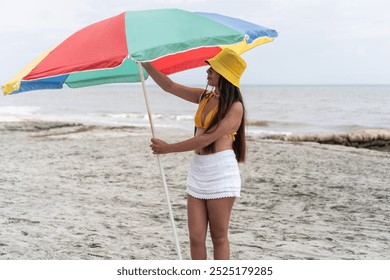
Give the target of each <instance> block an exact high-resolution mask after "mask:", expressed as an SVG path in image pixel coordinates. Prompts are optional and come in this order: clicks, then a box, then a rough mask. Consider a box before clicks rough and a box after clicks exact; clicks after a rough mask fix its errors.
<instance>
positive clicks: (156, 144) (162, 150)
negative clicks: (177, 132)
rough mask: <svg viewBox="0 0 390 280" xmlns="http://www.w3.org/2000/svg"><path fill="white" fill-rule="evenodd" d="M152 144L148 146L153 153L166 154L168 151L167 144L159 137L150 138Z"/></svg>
mask: <svg viewBox="0 0 390 280" xmlns="http://www.w3.org/2000/svg"><path fill="white" fill-rule="evenodd" d="M151 141H152V144H150V148H151V149H152V151H153V154H166V153H168V147H169V144H168V143H167V142H165V141H163V140H161V139H157V138H152V139H151Z"/></svg>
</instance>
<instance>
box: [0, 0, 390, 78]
mask: <svg viewBox="0 0 390 280" xmlns="http://www.w3.org/2000/svg"><path fill="white" fill-rule="evenodd" d="M157 8H181V9H186V10H190V11H205V12H214V13H220V14H224V15H229V16H233V17H238V18H241V19H244V20H248V21H251V22H254V23H257V24H259V25H263V26H266V27H269V28H273V29H276V30H277V31H278V33H279V37H278V38H276V40H275V41H274V42H272V43H269V44H266V45H262V46H259V47H257V48H255V49H253V50H251V51H249V52H247V53H246V54H244V58H245V59H246V60H247V62H248V68H247V71H246V72H245V74H244V76H243V78H242V83H243V84H390V19H389V14H390V1H388V0H323V1H320V0H234V1H231V0H221V1H215V0H214V1H212V0H207V1H206V0H148V1H146V0H143V1H140V0H135V1H134V0H116V1H107V0H0V11H1V15H0V38H1V44H0V83H1V84H4V83H5V82H7V81H8V80H9V79H10V78H11V77H12V76H13V75H14V74H15V73H16V72H18V71H19V70H20V69H21V68H23V66H25V65H26V64H27V63H28V62H30V61H31V60H32V59H33V58H35V57H36V56H37V55H39V54H40V53H42V52H43V51H45V50H46V49H48V48H50V47H52V46H54V45H56V44H58V43H59V42H61V41H62V40H64V39H65V38H66V37H67V36H69V35H70V34H72V33H73V32H74V31H77V30H78V29H80V28H82V27H84V26H86V25H89V24H91V23H94V22H96V21H99V20H102V19H105V18H108V17H111V16H115V15H117V14H119V13H121V12H123V11H126V10H145V9H157ZM204 71H205V68H204V69H199V70H190V71H186V72H184V73H182V74H179V75H174V77H175V78H176V79H177V80H178V81H179V82H183V83H197V84H202V83H204V82H205V81H204V79H205V77H204V74H203V73H204Z"/></svg>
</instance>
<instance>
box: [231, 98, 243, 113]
mask: <svg viewBox="0 0 390 280" xmlns="http://www.w3.org/2000/svg"><path fill="white" fill-rule="evenodd" d="M243 111H244V106H242V103H241V102H240V101H236V102H234V103H233V104H232V107H231V108H230V110H229V113H231V114H240V115H242V113H243Z"/></svg>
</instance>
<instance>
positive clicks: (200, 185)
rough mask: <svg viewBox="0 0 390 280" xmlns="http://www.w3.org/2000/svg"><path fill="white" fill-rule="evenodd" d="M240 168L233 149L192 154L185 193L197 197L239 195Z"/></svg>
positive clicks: (209, 197) (208, 197) (210, 197)
mask: <svg viewBox="0 0 390 280" xmlns="http://www.w3.org/2000/svg"><path fill="white" fill-rule="evenodd" d="M240 190H241V178H240V170H239V168H238V163H237V160H236V155H235V154H234V151H233V150H225V151H222V152H218V153H214V154H208V155H197V154H194V156H193V158H192V161H191V165H190V168H189V171H188V176H187V193H188V194H189V195H191V196H192V197H195V198H199V199H217V198H224V197H239V196H240Z"/></svg>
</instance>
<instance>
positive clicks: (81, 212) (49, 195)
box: [0, 122, 390, 260]
mask: <svg viewBox="0 0 390 280" xmlns="http://www.w3.org/2000/svg"><path fill="white" fill-rule="evenodd" d="M160 130H161V131H160ZM0 131H1V135H2V137H1V138H0V164H1V166H2V171H1V176H0V191H1V193H2V196H1V199H0V213H1V214H0V223H1V225H2V226H1V227H0V236H1V240H0V259H14V260H18V259H60V260H65V259H95V260H96V259H130V260H131V259H144V260H153V259H175V258H176V251H175V246H174V242H173V237H172V232H171V226H170V222H169V218H168V213H167V208H166V202H165V198H164V194H163V189H162V185H161V177H160V173H159V170H158V167H157V161H156V160H155V156H153V154H152V153H151V152H150V148H149V141H150V138H151V133H150V129H147V128H139V127H131V126H126V127H103V126H88V125H82V124H77V123H50V122H39V123H29V122H24V123H0ZM157 135H158V137H161V138H162V139H164V140H167V141H168V142H172V141H179V140H182V139H183V140H184V139H185V138H187V137H191V132H186V131H181V130H175V129H166V128H164V129H162V128H161V129H160V128H159V129H158V131H157ZM247 146H248V156H247V162H246V163H245V164H240V171H241V178H242V192H241V197H240V198H238V199H237V200H236V203H235V205H234V208H233V212H232V218H231V224H230V235H229V237H230V242H231V256H232V259H274V260H277V259H376V260H379V259H387V258H388V254H387V252H388V250H389V249H390V233H389V232H388V228H390V222H389V220H390V219H389V218H390V216H389V213H390V203H389V202H390V196H389V194H390V174H389V172H388V166H390V154H389V153H387V152H379V151H375V150H369V149H357V148H354V147H348V146H342V145H329V144H319V143H316V142H302V141H300V142H296V141H285V139H264V138H262V137H257V136H250V137H248V143H247ZM190 160H191V153H178V154H168V155H163V156H162V163H163V166H164V171H165V175H166V178H167V184H168V187H169V191H170V200H171V203H172V208H173V213H174V216H175V221H176V227H177V232H178V236H179V241H180V245H181V250H182V254H183V258H184V259H189V251H188V247H189V244H188V231H187V223H186V194H185V181H186V174H187V167H188V165H189V161H190ZM178 163H180V164H178ZM207 244H208V247H209V252H208V255H209V258H212V252H211V250H210V248H211V241H210V238H209V237H208V239H207Z"/></svg>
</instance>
